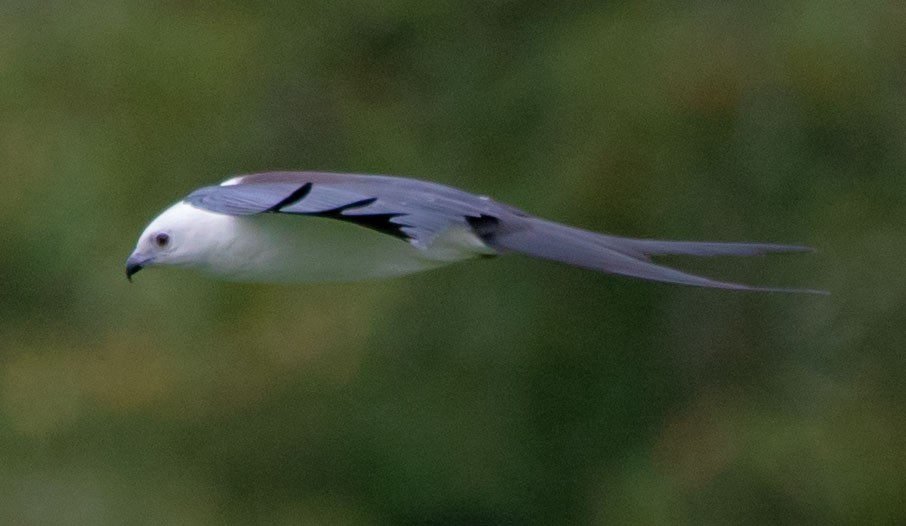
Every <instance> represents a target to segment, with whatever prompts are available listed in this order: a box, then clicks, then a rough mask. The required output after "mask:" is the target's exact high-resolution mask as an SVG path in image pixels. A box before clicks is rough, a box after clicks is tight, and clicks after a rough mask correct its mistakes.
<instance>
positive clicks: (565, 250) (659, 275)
mask: <svg viewBox="0 0 906 526" xmlns="http://www.w3.org/2000/svg"><path fill="white" fill-rule="evenodd" d="M520 227H521V228H513V229H506V228H504V229H500V230H497V231H496V232H494V233H493V234H492V235H489V236H486V237H485V242H486V243H487V244H488V245H490V246H491V247H493V248H495V249H497V250H500V251H502V252H518V253H522V254H526V255H529V256H533V257H537V258H542V259H548V260H552V261H559V262H561V263H567V264H570V265H575V266H577V267H583V268H587V269H591V270H597V271H601V272H607V273H610V274H619V275H622V276H628V277H633V278H640V279H647V280H653V281H663V282H667V283H678V284H681V285H691V286H696V287H710V288H719V289H733V290H758V291H773V292H803V293H809V294H828V292H827V291H823V290H813V289H790V288H775V287H753V286H749V285H743V284H740V283H730V282H724V281H716V280H712V279H709V278H705V277H702V276H696V275H694V274H687V273H685V272H681V271H679V270H675V269H672V268H669V267H665V266H662V265H657V264H655V263H652V262H651V261H650V260H649V256H660V255H690V256H755V255H761V254H769V253H784V252H809V251H811V250H812V249H810V248H808V247H804V246H798V245H776V244H761V243H699V242H694V241H658V240H653V239H631V238H625V237H616V236H608V235H604V234H598V233H595V232H590V231H587V230H582V229H579V228H574V227H570V226H566V225H561V224H559V223H553V222H550V221H545V220H543V219H537V218H532V219H529V220H528V221H527V223H526V224H525V225H520Z"/></svg>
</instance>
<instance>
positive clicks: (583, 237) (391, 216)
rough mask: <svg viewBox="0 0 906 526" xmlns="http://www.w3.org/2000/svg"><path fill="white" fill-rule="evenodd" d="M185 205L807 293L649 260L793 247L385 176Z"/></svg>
mask: <svg viewBox="0 0 906 526" xmlns="http://www.w3.org/2000/svg"><path fill="white" fill-rule="evenodd" d="M185 201H186V202H188V203H190V204H192V205H193V206H196V207H199V208H203V209H206V210H210V211H212V212H217V213H222V214H231V215H250V214H261V213H281V214H297V215H307V216H314V217H325V218H330V219H337V220H343V221H348V222H352V223H355V224H358V225H360V226H363V227H366V228H371V229H374V230H377V231H379V232H382V233H385V234H389V235H393V236H396V237H398V238H400V239H404V240H406V241H409V242H410V243H412V244H414V245H415V246H418V247H427V246H429V245H430V244H431V242H432V241H433V240H434V239H435V238H436V237H437V236H438V235H439V234H441V233H443V232H444V231H446V230H448V229H451V228H468V229H471V230H472V231H473V232H474V233H475V234H476V235H477V236H478V237H480V238H481V239H482V240H483V241H484V242H485V244H487V245H488V246H490V247H491V248H493V249H495V250H497V251H498V252H501V253H504V252H516V253H522V254H526V255H529V256H533V257H537V258H542V259H548V260H552V261H559V262H562V263H567V264H570V265H575V266H578V267H583V268H588V269H591V270H597V271H601V272H607V273H610V274H619V275H623V276H629V277H634V278H640V279H647V280H653V281H662V282H668V283H677V284H682V285H691V286H698V287H710V288H723V289H735V290H763V291H783V292H808V293H819V294H824V293H826V292H825V291H818V290H811V289H781V288H770V287H752V286H748V285H743V284H739V283H729V282H722V281H715V280H712V279H709V278H705V277H701V276H696V275H692V274H687V273H684V272H681V271H678V270H675V269H672V268H669V267H665V266H662V265H657V264H655V263H652V262H651V261H650V259H649V257H650V256H660V255H692V256H753V255H761V254H769V253H784V252H807V251H810V250H811V249H810V248H808V247H804V246H798V245H778V244H765V243H713V242H693V241H661V240H652V239H632V238H625V237H617V236H609V235H605V234H599V233H596V232H590V231H587V230H582V229H579V228H574V227H570V226H566V225H562V224H559V223H554V222H550V221H545V220H543V219H539V218H537V217H532V216H529V215H528V214H526V213H524V212H522V211H520V210H518V209H516V208H513V207H510V206H508V205H505V204H502V203H498V202H496V201H494V200H491V199H488V198H487V197H479V196H476V195H473V194H470V193H468V192H463V191H461V190H457V189H455V188H450V187H448V186H443V185H440V184H435V183H429V182H425V181H419V180H415V179H407V178H402V177H390V176H377V175H372V176H366V175H354V174H334V173H322V172H270V173H264V174H256V175H248V176H243V177H239V178H236V179H234V180H232V181H231V184H228V185H221V186H210V187H205V188H201V189H199V190H196V191H195V192H193V193H192V194H190V195H189V196H188V197H187V198H186V199H185Z"/></svg>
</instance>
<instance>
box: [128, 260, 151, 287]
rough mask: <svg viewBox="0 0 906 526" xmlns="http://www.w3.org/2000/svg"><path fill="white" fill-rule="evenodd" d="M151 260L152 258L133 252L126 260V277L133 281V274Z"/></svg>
mask: <svg viewBox="0 0 906 526" xmlns="http://www.w3.org/2000/svg"><path fill="white" fill-rule="evenodd" d="M150 261H151V258H148V257H144V256H139V255H138V254H132V255H131V256H129V259H127V260H126V279H128V280H129V281H132V275H133V274H135V273H136V272H138V271H139V270H141V269H142V268H144V267H145V265H147V264H148V262H150Z"/></svg>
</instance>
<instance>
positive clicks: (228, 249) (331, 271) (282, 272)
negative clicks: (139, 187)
mask: <svg viewBox="0 0 906 526" xmlns="http://www.w3.org/2000/svg"><path fill="white" fill-rule="evenodd" d="M204 213H209V212H204ZM214 215H218V216H219V218H218V220H219V221H218V222H219V223H220V224H221V226H220V227H219V228H218V230H221V232H222V234H220V235H222V236H223V239H224V242H219V243H215V244H212V246H211V248H210V254H209V257H206V258H204V261H202V262H200V264H199V265H198V267H199V269H200V270H202V271H206V272H209V273H213V274H217V275H220V276H221V277H225V278H228V279H234V280H241V281H348V280H361V279H369V278H382V277H392V276H401V275H404V274H411V273H414V272H420V271H423V270H429V269H432V268H437V267H440V266H443V265H446V264H449V263H453V262H455V261H460V260H463V259H469V258H473V257H475V256H477V255H480V254H487V253H489V250H490V249H488V248H487V247H486V246H485V245H484V244H483V243H481V242H480V240H478V238H477V237H476V236H474V235H473V234H471V233H465V232H462V233H455V235H453V234H451V235H446V236H440V237H439V238H438V240H437V242H436V243H432V244H431V246H429V247H427V248H425V249H421V248H417V247H415V246H413V245H412V244H410V243H408V242H407V241H405V240H401V239H398V238H395V237H393V236H389V235H387V234H382V233H380V232H376V231H374V230H370V229H367V228H363V227H361V226H358V225H354V224H350V223H346V222H343V221H338V220H335V219H329V218H318V217H310V216H294V215H290V214H260V215H252V216H225V215H220V214H214Z"/></svg>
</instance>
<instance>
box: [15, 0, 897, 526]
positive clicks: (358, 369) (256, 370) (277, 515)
mask: <svg viewBox="0 0 906 526" xmlns="http://www.w3.org/2000/svg"><path fill="white" fill-rule="evenodd" d="M903 20H906V7H904V4H903V3H902V2H898V1H865V2H861V1H833V2H832V1H818V0H804V1H792V2H774V1H769V2H762V3H758V4H757V5H756V4H755V3H751V2H718V1H700V2H686V3H681V4H671V3H660V2H559V3H548V2H531V1H526V2H520V1H495V2H487V1H481V2H477V1H475V2H417V1H407V0H395V1H394V0H391V1H385V2H381V3H375V4H369V3H360V2H349V1H345V0H340V1H335V2H325V3H300V2H282V3H281V2H276V3H269V4H268V5H267V7H263V6H260V5H258V4H257V3H255V2H240V3H227V4H217V5H212V4H209V3H205V2H160V3H147V4H144V3H140V2H72V3H64V2H25V1H9V0H7V1H4V2H2V3H0V174H2V175H0V177H2V183H3V184H2V189H0V225H2V226H0V276H2V278H0V279H2V288H0V522H2V523H4V524H16V525H19V524H29V525H30V524H36V525H37V524H91V525H102V524H267V525H281V524H324V525H344V524H348V525H351V524H356V525H359V524H362V525H370V524H381V525H389V524H489V525H490V524H539V525H540V524H545V525H548V524H688V525H708V524H714V525H718V524H885V523H887V524H890V523H894V522H897V520H901V519H902V517H903V516H906V501H904V499H903V495H904V490H906V440H904V436H906V413H904V411H903V407H904V404H906V386H904V383H903V378H904V377H906V376H904V375H906V365H904V353H903V350H904V345H906V328H904V327H906V323H904V322H906V272H904V271H903V261H904V260H906V241H904V234H903V232H904V226H903V225H906V207H904V205H906V183H904V171H906V32H904V31H902V25H903V24H902V21H903ZM275 169H320V170H333V171H353V172H365V173H388V174H397V175H408V176H414V177H419V178H423V179H427V180H431V181H437V182H441V183H446V184H450V185H453V186H457V187H460V188H463V189H466V190H470V191H474V192H476V193H486V194H489V195H492V196H494V197H496V198H497V199H499V200H501V201H503V202H507V203H510V204H513V205H515V206H519V207H521V208H524V209H526V210H529V211H531V212H534V213H537V214H539V215H541V216H544V217H548V218H551V219H556V220H560V221H564V222H569V223H571V224H575V225H579V226H583V227H586V228H590V229H595V230H600V231H607V232H612V233H617V234H622V235H632V236H642V237H660V238H675V239H699V240H704V239H707V240H732V241H745V240H748V241H772V242H794V243H804V244H808V245H811V246H814V247H816V248H817V249H818V252H817V254H813V255H806V256H793V257H774V258H756V259H753V260H733V259H714V260H708V261H699V260H692V259H689V258H674V259H671V260H670V263H672V264H675V265H677V266H680V267H682V268H684V269H688V270H692V271H698V272H706V273H708V274H710V275H714V276H717V277H721V278H725V279H734V280H740V281H745V282H750V283H756V284H764V285H776V286H784V285H786V286H808V287H817V288H828V289H831V290H832V291H833V295H832V296H830V297H812V296H799V295H783V294H750V293H749V294H747V293H734V292H727V291H713V290H702V289H694V288H685V287H679V286H670V285H664V284H653V283H646V282H640V281H633V280H628V279H622V278H616V277H612V276H606V275H603V274H596V273H592V272H588V271H583V270H580V269H575V268H570V267H567V266H562V265H556V264H551V263H546V262H540V261H534V260H530V259H527V258H520V257H511V258H497V259H495V260H491V261H478V262H471V263H465V264H460V265H457V266H453V267H448V268H446V269H442V270H439V271H434V272H429V273H425V274H420V275H416V276H412V277H408V278H404V279H396V280H390V281H384V282H367V283H353V284H320V285H290V286H286V285H283V286H273V285H254V284H232V283H225V282H218V281H213V280H210V279H207V278H205V277H203V276H200V275H196V274H194V273H191V272H188V271H180V270H166V271H148V272H143V273H141V274H139V275H138V276H137V277H136V278H137V279H136V283H133V284H131V285H130V284H129V283H127V281H126V279H125V276H124V260H125V258H126V256H127V255H128V254H129V252H130V251H131V249H132V247H133V245H134V243H135V240H136V237H137V235H138V233H139V232H140V231H141V230H142V229H143V228H144V225H145V224H146V223H147V222H148V221H149V220H150V219H151V218H152V217H153V216H154V215H155V214H157V213H158V212H159V211H160V210H162V209H163V208H165V207H166V206H167V205H169V204H170V203H171V202H173V201H175V200H178V199H179V198H181V197H182V196H183V195H185V194H186V193H188V192H189V191H191V190H192V189H194V188H196V187H198V186H202V185H207V184H211V183H215V182H218V181H220V180H222V179H224V178H226V177H228V176H230V175H233V174H241V173H249V172H255V171H264V170H275Z"/></svg>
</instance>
